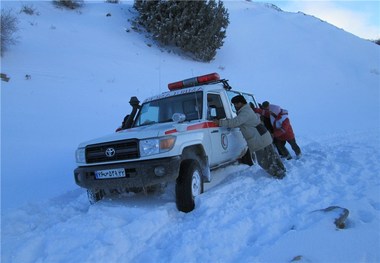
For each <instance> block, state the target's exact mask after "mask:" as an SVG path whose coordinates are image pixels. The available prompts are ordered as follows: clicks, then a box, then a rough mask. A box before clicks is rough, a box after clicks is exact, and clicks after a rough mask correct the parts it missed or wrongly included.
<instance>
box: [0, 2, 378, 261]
mask: <svg viewBox="0 0 380 263" xmlns="http://www.w3.org/2000/svg"><path fill="white" fill-rule="evenodd" d="M24 3H25V2H24V1H12V2H7V3H6V5H5V6H6V7H9V8H13V10H14V12H15V14H17V16H18V18H19V21H20V24H19V31H18V32H17V34H18V43H17V45H14V46H11V47H9V49H8V51H7V52H6V53H5V54H4V56H3V57H2V59H1V62H2V65H1V66H2V69H1V72H2V73H4V74H7V76H8V77H9V81H8V82H5V81H1V82H0V83H1V241H0V242H1V260H0V261H1V262H4V263H35V262H39V263H78V262H81V263H82V262H83V263H87V262H88V263H118V262H130V263H139V262H142V263H151V262H154V263H161V262H163V263H171V262H174V263H177V262H186V263H192V262H194V263H199V262H221V263H235V262H239V263H240V262H241V263H245V262H247V263H251V262H255V263H256V262H257V263H271V262H273V263H278V262H334V263H337V262H339V263H340V262H344V263H357V262H363V263H374V262H380V249H379V247H380V177H379V173H380V163H379V160H380V147H379V145H380V138H379V134H380V117H379V114H380V109H379V107H380V96H379V92H380V62H379V61H380V59H379V58H380V47H379V46H378V45H376V44H375V43H372V42H370V41H366V40H363V39H361V38H359V37H356V36H354V35H352V34H348V33H347V32H345V31H343V30H340V29H337V28H336V27H334V26H331V25H330V24H328V23H324V22H321V21H320V20H318V19H315V18H314V17H310V16H304V15H302V14H290V13H286V12H278V11H276V10H274V9H273V8H269V7H267V6H265V5H262V4H259V3H252V2H247V1H240V2H238V3H232V2H229V3H228V4H227V7H228V8H229V14H230V16H229V18H230V22H231V23H230V25H229V27H228V30H227V37H226V39H225V42H224V44H223V47H222V48H221V49H220V50H218V52H217V55H216V57H215V59H214V60H212V61H211V62H209V63H202V62H197V61H193V60H191V59H189V58H188V57H186V56H183V55H182V56H181V55H180V54H178V53H175V52H168V51H167V50H166V49H163V48H162V47H159V46H157V45H156V44H155V43H154V42H153V41H151V39H150V38H148V37H146V34H143V33H139V32H136V31H134V30H131V27H132V25H131V23H130V21H131V19H132V18H133V14H134V13H133V10H132V9H131V6H130V4H128V3H124V4H117V5H115V4H107V3H104V2H103V3H101V4H98V5H91V4H88V5H85V6H84V7H83V8H82V9H81V10H75V11H73V10H64V9H58V8H55V7H54V6H53V5H52V4H51V3H50V2H42V1H38V2H35V3H34V8H35V9H36V11H37V12H36V14H34V15H27V14H25V13H22V12H19V10H20V8H21V6H22V4H24ZM107 14H110V15H107ZM247 25H253V26H247ZM256 25H258V26H256ZM279 36H280V39H281V41H279ZM212 72H218V73H219V75H220V76H221V78H225V79H228V80H229V84H230V85H231V87H232V89H234V90H239V91H244V92H248V93H253V94H254V95H255V97H256V99H257V101H258V102H262V101H264V100H269V101H270V102H271V103H273V104H278V105H280V106H282V107H283V108H285V109H287V110H288V112H289V117H290V120H291V123H292V126H293V129H294V132H295V134H296V139H297V143H298V144H299V146H300V147H301V150H302V152H303V156H302V158H301V159H299V160H297V159H295V158H294V159H293V160H290V161H285V160H284V165H285V167H286V169H287V174H286V176H285V178H284V179H282V180H276V179H274V178H272V177H270V176H269V175H268V174H266V173H265V171H263V170H262V169H261V168H260V167H259V166H258V165H254V166H252V167H248V166H247V165H242V164H238V163H235V164H233V165H231V166H227V167H224V168H221V169H217V170H214V171H212V173H211V175H212V182H211V183H206V184H205V192H204V193H203V194H201V195H199V196H198V197H197V198H196V207H195V209H194V210H193V211H192V212H190V213H182V212H179V211H178V210H177V209H176V205H175V190H174V189H175V188H174V184H173V183H172V184H168V185H167V187H163V188H162V189H159V190H157V191H156V192H153V193H149V194H146V195H145V194H144V193H137V194H134V193H123V194H121V195H111V194H110V195H107V196H106V197H105V198H104V199H103V200H101V201H99V202H98V203H96V204H94V205H90V204H89V202H88V199H87V194H86V190H85V189H83V188H80V187H79V186H78V185H76V184H75V181H74V176H73V170H74V169H75V168H76V167H77V165H76V163H75V150H76V149H77V147H78V144H80V143H81V142H84V141H88V140H91V139H94V138H97V137H102V136H104V135H107V134H110V135H114V136H117V134H116V133H115V129H116V128H117V127H119V126H120V124H121V122H122V120H123V118H124V116H125V115H126V114H127V113H130V111H131V108H130V105H129V103H128V101H129V99H130V97H131V96H137V97H138V98H139V100H140V101H143V100H144V99H145V98H147V97H150V96H153V95H156V94H158V93H161V92H164V91H167V84H168V83H171V82H175V81H179V80H183V79H187V78H190V77H194V76H199V75H204V74H207V73H212ZM364 102H365V104H366V106H365V107H361V106H360V105H362V104H363V103H364ZM356 105H359V107H356ZM196 121H197V120H195V122H196ZM199 122H203V120H200V121H199ZM167 125H171V123H167ZM172 125H173V127H175V126H174V125H175V124H174V123H172ZM184 125H187V123H184ZM129 132H131V133H132V132H135V134H136V136H138V137H139V136H141V135H142V134H144V133H143V132H140V133H139V130H134V131H133V130H126V131H125V132H124V134H128V133H129ZM175 135H179V134H175ZM288 147H289V146H288ZM288 149H289V151H290V153H291V154H292V155H293V156H294V153H293V151H292V150H291V149H290V148H288ZM346 210H348V211H349V214H348V217H347V218H346V220H345V228H343V229H341V228H337V227H336V225H335V224H334V221H335V220H336V219H337V218H340V217H341V215H342V214H344V212H345V211H346Z"/></svg>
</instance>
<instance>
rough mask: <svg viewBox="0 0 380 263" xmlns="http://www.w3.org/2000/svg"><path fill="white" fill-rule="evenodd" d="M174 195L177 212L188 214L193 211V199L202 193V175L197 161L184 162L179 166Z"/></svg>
mask: <svg viewBox="0 0 380 263" xmlns="http://www.w3.org/2000/svg"><path fill="white" fill-rule="evenodd" d="M175 193H176V205H177V209H178V210H179V211H182V212H185V213H188V212H191V211H192V210H194V207H195V197H196V196H198V195H200V194H201V193H203V175H202V170H201V169H200V167H199V164H198V162H197V161H195V160H186V161H184V162H183V163H182V164H181V168H180V171H179V176H178V178H177V181H176V187H175Z"/></svg>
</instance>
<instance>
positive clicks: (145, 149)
mask: <svg viewBox="0 0 380 263" xmlns="http://www.w3.org/2000/svg"><path fill="white" fill-rule="evenodd" d="M175 138H176V137H174V136H169V137H163V138H154V139H146V140H141V141H140V155H141V156H148V155H152V154H158V153H163V152H167V151H170V150H171V149H172V148H173V146H174V143H175Z"/></svg>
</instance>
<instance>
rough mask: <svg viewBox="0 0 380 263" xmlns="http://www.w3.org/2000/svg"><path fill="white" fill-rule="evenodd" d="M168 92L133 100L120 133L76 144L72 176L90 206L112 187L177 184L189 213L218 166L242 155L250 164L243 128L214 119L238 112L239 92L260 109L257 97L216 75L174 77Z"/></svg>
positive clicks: (181, 207)
mask: <svg viewBox="0 0 380 263" xmlns="http://www.w3.org/2000/svg"><path fill="white" fill-rule="evenodd" d="M168 89H169V90H168V91H167V92H164V93H161V94H158V95H155V96H152V97H149V98H146V99H145V100H144V101H143V102H142V103H141V105H140V102H139V100H138V99H137V98H136V97H132V98H131V100H130V104H131V106H132V112H131V113H130V114H129V116H128V117H127V118H126V119H125V121H124V122H123V126H122V127H121V128H120V129H118V131H117V132H115V133H113V134H110V135H107V136H104V137H101V138H97V139H94V140H90V141H88V142H84V143H81V144H80V145H79V146H78V149H77V151H76V160H77V166H78V167H77V168H76V169H75V171H74V178H75V182H76V183H77V184H78V185H79V186H81V187H83V188H86V189H87V193H88V197H89V201H90V203H95V202H97V201H99V200H101V199H102V198H103V196H104V195H105V194H107V193H108V192H110V191H112V192H115V191H117V192H120V193H121V192H125V191H140V190H143V191H146V190H147V189H149V188H150V187H154V186H156V185H162V184H166V183H169V182H175V185H176V205H177V208H178V210H180V211H183V212H190V211H192V210H193V209H194V207H195V202H194V200H195V197H196V196H197V195H199V194H201V193H202V192H203V185H204V183H207V182H211V180H212V178H211V171H212V170H213V169H217V168H219V167H221V166H225V165H229V164H232V163H235V162H236V161H238V160H243V162H245V163H246V164H249V165H252V159H251V158H252V157H251V154H250V153H249V150H248V147H247V145H246V141H245V140H244V138H243V136H242V134H241V132H240V130H239V128H226V127H219V126H217V125H215V124H214V122H213V119H215V118H217V119H223V118H228V119H229V118H233V117H235V116H236V112H235V109H234V107H233V105H232V104H231V102H230V101H231V98H232V97H234V96H236V95H239V94H240V95H243V96H244V97H245V98H246V100H247V101H248V102H251V103H253V104H254V105H255V106H257V103H256V101H255V98H254V96H253V95H252V94H247V93H242V92H239V91H235V90H232V88H231V86H230V85H229V84H228V81H227V80H225V79H220V76H219V74H217V73H211V74H207V75H202V76H198V77H193V78H189V79H185V80H181V81H177V82H173V83H170V84H168Z"/></svg>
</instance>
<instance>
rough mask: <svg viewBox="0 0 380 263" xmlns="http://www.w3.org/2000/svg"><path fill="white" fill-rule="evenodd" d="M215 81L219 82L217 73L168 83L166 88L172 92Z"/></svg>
mask: <svg viewBox="0 0 380 263" xmlns="http://www.w3.org/2000/svg"><path fill="white" fill-rule="evenodd" d="M217 80H220V77H219V74H218V73H211V74H207V75H202V76H198V77H193V78H189V79H185V80H181V81H177V82H172V83H169V84H168V88H169V90H170V91H172V90H177V89H183V88H188V87H194V86H198V85H201V84H206V83H209V82H213V81H217Z"/></svg>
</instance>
